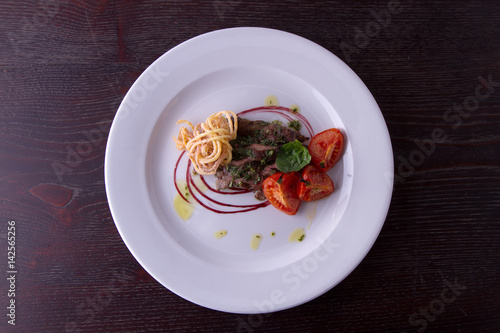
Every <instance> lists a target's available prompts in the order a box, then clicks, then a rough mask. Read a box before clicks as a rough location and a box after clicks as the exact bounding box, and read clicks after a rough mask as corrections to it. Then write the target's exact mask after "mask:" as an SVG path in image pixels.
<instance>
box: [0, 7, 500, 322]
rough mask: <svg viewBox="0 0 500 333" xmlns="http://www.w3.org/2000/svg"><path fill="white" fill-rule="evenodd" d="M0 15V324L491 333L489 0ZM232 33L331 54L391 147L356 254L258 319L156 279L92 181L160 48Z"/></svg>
mask: <svg viewBox="0 0 500 333" xmlns="http://www.w3.org/2000/svg"><path fill="white" fill-rule="evenodd" d="M0 13H1V14H0V27H1V32H0V36H1V37H0V46H1V47H0V235H1V238H0V244H1V245H0V247H1V252H0V253H1V258H0V267H1V269H0V271H1V272H2V273H1V274H0V276H2V278H1V279H0V281H1V282H0V308H2V309H3V310H2V311H1V313H0V314H1V316H0V318H2V319H1V320H0V331H1V332H425V331H427V332H500V315H499V312H500V220H499V215H500V199H499V198H500V134H499V132H500V110H499V107H500V40H499V36H500V4H499V3H498V1H493V0H490V1H486V0H485V1H465V0H459V1H439V0H434V1H411V0H400V1H397V0H384V1H379V0H371V1H326V0H321V1H262V2H261V1H225V0H217V1H215V0H214V1H152V0H151V1H150V0H148V1H111V0H67V1H62V0H44V1H42V0H40V1H14V0H3V1H1V2H0ZM235 26H261V27H270V28H276V29H281V30H285V31H288V32H292V33H295V34H298V35H300V36H303V37H305V38H308V39H310V40H312V41H314V42H316V43H318V44H320V45H322V46H323V47H325V48H327V49H328V50H330V51H331V52H332V53H334V54H336V55H337V56H338V57H340V58H341V59H342V60H344V61H345V62H346V63H347V64H348V65H349V66H350V67H351V68H352V69H353V70H354V71H355V72H356V73H357V74H358V75H359V76H360V77H361V79H362V80H363V81H364V82H365V84H366V85H367V86H368V88H369V89H370V90H371V92H372V94H373V95H374V97H375V99H376V100H377V102H378V103H379V106H380V108H381V110H382V113H383V115H384V117H385V120H386V122H387V126H388V129H389V132H390V136H391V139H392V145H393V150H394V160H395V179H394V180H395V185H394V194H393V197H392V204H391V207H390V210H389V213H388V216H387V219H386V222H385V225H384V227H383V229H382V232H381V234H380V236H379V238H378V239H377V241H376V243H375V245H374V247H373V248H372V250H371V251H370V252H369V254H368V255H367V257H366V258H365V259H364V260H363V262H362V263H361V264H360V265H359V266H358V267H357V268H356V269H355V271H354V272H353V273H352V274H351V275H349V276H348V277H347V278H346V279H345V280H344V281H343V282H341V283H340V284H339V285H338V286H336V287H335V288H333V289H332V290H331V291H329V292H327V293H326V294H324V295H322V296H320V297H319V298H317V299H315V300H313V301H311V302H309V303H306V304H304V305H302V306H299V307H296V308H292V309H289V310H285V311H281V312H278V313H273V314H271V315H253V316H249V315H237V314H229V313H222V312H217V311H213V310H209V309H206V308H203V307H200V306H198V305H195V304H192V303H190V302H188V301H186V300H184V299H182V298H180V297H178V296H177V295H175V294H173V293H172V292H170V291H169V290H168V289H166V288H164V287H163V286H162V285H160V284H159V283H158V282H156V281H155V280H154V279H153V278H151V277H150V276H149V275H148V274H147V273H146V271H145V270H144V269H143V268H142V267H141V266H140V265H139V264H138V263H137V261H136V260H135V259H134V257H133V256H132V255H131V253H130V252H129V250H128V249H127V247H126V246H125V244H124V243H123V241H122V239H121V238H120V235H119V234H118V232H117V229H116V227H115V224H114V222H113V219H112V217H111V214H110V211H109V207H108V202H107V199H106V193H105V186H104V173H103V166H104V155H105V147H106V138H107V134H108V130H109V126H110V124H111V122H112V119H113V117H114V115H115V112H116V110H117V108H118V106H119V104H120V102H121V100H122V98H123V97H124V95H125V93H126V92H127V90H128V89H129V88H130V86H131V85H132V83H133V82H134V80H135V79H136V78H137V77H138V76H139V75H140V74H141V72H142V71H143V70H144V69H145V68H146V67H147V66H148V65H150V64H151V63H152V62H153V61H154V60H155V59H157V58H158V57H159V56H161V55H162V54H163V53H164V52H166V51H168V50H169V49H171V48H172V47H174V46H175V45H177V44H179V43H181V42H183V41H185V40H187V39H189V38H191V37H194V36H196V35H199V34H202V33H205V32H208V31H212V30H217V29H221V28H228V27H235ZM14 223H15V225H14ZM9 228H10V229H9ZM13 230H15V244H14V243H12V241H13V240H14V238H13V237H12V234H8V232H9V231H13ZM9 237H10V238H9ZM9 240H10V241H11V244H10V245H11V247H12V245H14V247H15V258H9V254H8V251H7V249H8V246H9ZM9 261H11V264H13V265H14V266H12V267H10V268H9ZM9 271H15V272H16V273H14V274H12V273H8V272H9ZM11 282H12V283H11ZM12 292H14V293H15V295H13V294H12ZM12 300H14V301H15V303H14V306H15V309H14V310H12V306H11V301H12ZM8 307H10V308H11V309H9V308H8ZM12 314H14V315H15V317H13V316H12ZM9 315H11V316H10V317H9ZM9 321H10V322H11V323H9ZM12 323H15V326H13V325H12Z"/></svg>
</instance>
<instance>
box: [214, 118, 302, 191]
mask: <svg viewBox="0 0 500 333" xmlns="http://www.w3.org/2000/svg"><path fill="white" fill-rule="evenodd" d="M307 139H308V138H307V137H305V136H303V135H302V134H300V133H299V132H297V131H296V130H294V129H291V128H288V127H287V126H284V125H281V124H279V123H277V122H265V121H261V120H257V121H251V120H247V119H244V118H238V136H237V137H236V139H235V140H233V141H231V146H232V147H233V159H232V161H231V163H229V165H228V166H225V167H221V168H219V170H218V171H217V173H216V174H215V176H216V178H217V179H216V182H215V185H216V188H217V189H219V190H220V189H226V188H239V189H248V190H251V191H255V192H257V193H256V195H255V197H256V198H257V199H259V200H264V199H265V197H264V196H263V194H262V182H263V181H264V179H266V178H267V177H269V176H270V175H272V174H274V173H276V172H278V171H279V170H278V168H277V167H276V155H277V153H278V150H279V149H280V147H281V146H282V145H284V144H285V143H287V142H292V141H295V140H299V141H301V142H304V141H306V140H307Z"/></svg>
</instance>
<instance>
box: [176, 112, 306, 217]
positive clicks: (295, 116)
mask: <svg viewBox="0 0 500 333" xmlns="http://www.w3.org/2000/svg"><path fill="white" fill-rule="evenodd" d="M263 112H265V113H269V112H272V113H276V114H279V115H280V116H282V117H283V118H285V119H286V120H288V121H291V120H298V121H300V122H301V124H302V125H304V126H305V127H306V129H307V131H308V133H309V136H310V137H313V136H314V132H313V130H312V127H311V124H310V123H309V121H307V119H306V118H305V117H304V116H303V115H301V114H300V113H294V112H293V111H292V110H291V109H289V108H286V107H283V106H261V107H256V108H253V109H249V110H245V111H241V112H239V113H238V115H240V116H242V115H246V114H253V113H263ZM184 153H185V151H183V152H182V153H181V154H180V156H179V158H178V159H177V162H176V163H175V169H174V185H175V189H176V190H177V193H179V195H180V196H181V198H182V199H184V201H186V202H189V200H188V199H187V198H186V197H185V196H184V194H183V193H182V192H181V190H180V189H179V187H178V186H177V169H178V167H179V163H180V161H181V160H182V158H183V156H184ZM200 179H201V181H202V182H203V184H204V185H205V186H206V187H207V189H208V190H209V191H210V192H213V193H218V194H229V195H235V194H242V193H249V192H251V191H250V190H246V189H232V190H226V191H219V190H217V189H214V188H213V187H211V186H210V185H209V184H208V183H207V181H206V180H205V178H204V177H203V176H202V175H200ZM186 184H187V187H188V189H189V192H190V193H191V195H192V196H193V198H194V200H196V202H198V203H199V204H200V205H201V206H203V207H204V208H206V209H208V210H210V211H212V212H215V213H218V214H236V213H244V212H249V211H252V210H256V209H259V208H263V207H266V206H269V205H270V202H269V201H267V200H266V201H263V202H260V203H258V204H253V205H232V204H227V203H224V202H220V201H217V200H215V199H213V198H211V197H210V196H209V195H206V194H204V193H203V192H202V191H201V190H200V189H199V188H198V186H197V185H196V184H195V182H194V179H193V176H192V168H191V160H188V164H187V167H186ZM198 194H199V195H201V196H202V197H203V198H205V199H206V200H208V201H210V202H212V203H214V204H216V205H219V206H222V207H230V208H232V209H231V210H221V209H217V208H214V207H211V206H209V205H207V204H206V203H204V202H203V201H201V199H200V198H198V196H197V195H198ZM235 208H239V209H235Z"/></svg>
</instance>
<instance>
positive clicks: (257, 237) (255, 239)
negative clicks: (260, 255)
mask: <svg viewBox="0 0 500 333" xmlns="http://www.w3.org/2000/svg"><path fill="white" fill-rule="evenodd" d="M261 241H262V235H261V234H253V235H252V238H251V239H250V248H251V249H252V250H257V249H258V248H259V245H260V242H261Z"/></svg>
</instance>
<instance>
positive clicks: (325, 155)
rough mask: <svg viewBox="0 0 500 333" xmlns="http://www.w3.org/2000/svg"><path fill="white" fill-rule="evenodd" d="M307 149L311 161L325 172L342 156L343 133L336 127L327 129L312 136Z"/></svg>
mask: <svg viewBox="0 0 500 333" xmlns="http://www.w3.org/2000/svg"><path fill="white" fill-rule="evenodd" d="M308 149H309V154H311V163H312V164H314V165H315V166H317V167H318V168H320V169H321V170H323V171H325V172H326V171H328V170H330V169H331V168H332V167H333V166H334V165H335V163H337V162H338V160H339V159H340V157H341V156H342V152H343V151H344V135H342V133H341V132H340V131H339V130H338V129H336V128H330V129H327V130H326V131H323V132H321V133H318V134H316V135H315V136H313V137H312V139H311V142H310V143H309V147H308Z"/></svg>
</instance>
